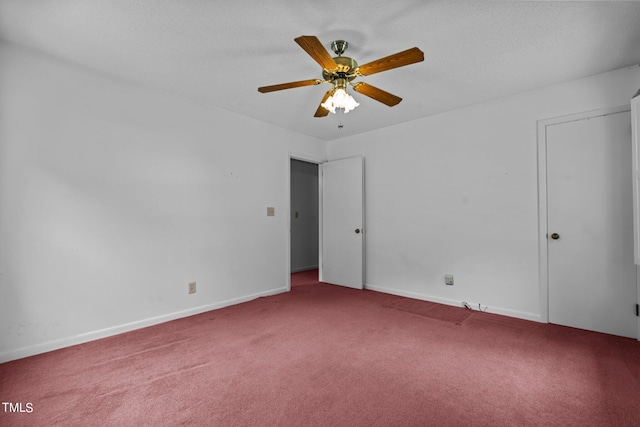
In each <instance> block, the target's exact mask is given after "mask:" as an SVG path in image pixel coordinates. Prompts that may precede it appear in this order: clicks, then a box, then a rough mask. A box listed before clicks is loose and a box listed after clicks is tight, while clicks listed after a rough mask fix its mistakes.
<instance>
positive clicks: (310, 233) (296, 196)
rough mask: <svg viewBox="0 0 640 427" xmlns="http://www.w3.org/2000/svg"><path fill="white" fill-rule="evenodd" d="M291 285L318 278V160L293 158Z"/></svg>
mask: <svg viewBox="0 0 640 427" xmlns="http://www.w3.org/2000/svg"><path fill="white" fill-rule="evenodd" d="M290 162H291V164H290V190H291V194H290V200H291V202H290V222H289V223H290V224H291V227H290V239H291V241H290V247H291V275H292V276H291V286H292V287H294V286H297V285H302V284H305V283H313V282H317V281H318V267H319V259H320V256H319V247H320V245H319V234H320V233H319V227H320V217H319V211H320V206H319V200H320V197H319V188H320V187H319V173H318V164H317V163H310V162H306V161H302V160H298V159H293V158H292V159H290Z"/></svg>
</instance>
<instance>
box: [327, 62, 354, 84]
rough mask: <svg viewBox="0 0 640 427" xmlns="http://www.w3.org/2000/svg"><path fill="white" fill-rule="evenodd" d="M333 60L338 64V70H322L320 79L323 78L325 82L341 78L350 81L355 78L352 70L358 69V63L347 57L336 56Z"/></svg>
mask: <svg viewBox="0 0 640 427" xmlns="http://www.w3.org/2000/svg"><path fill="white" fill-rule="evenodd" d="M333 60H334V61H336V64H338V68H337V70H329V71H327V70H323V71H322V77H324V79H325V80H334V79H338V78H343V79H347V80H349V81H351V80H353V79H355V78H356V74H355V73H354V70H355V69H356V68H358V63H357V62H356V60H355V59H353V58H349V57H348V56H336V57H335V58H333Z"/></svg>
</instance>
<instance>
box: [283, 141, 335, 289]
mask: <svg viewBox="0 0 640 427" xmlns="http://www.w3.org/2000/svg"><path fill="white" fill-rule="evenodd" d="M291 160H300V161H303V162H307V163H312V164H315V165H316V166H318V186H319V188H318V190H319V191H318V210H319V212H318V232H319V234H320V235H319V236H318V246H319V247H318V265H319V266H321V265H322V175H321V168H320V165H321V164H322V163H324V162H326V160H324V159H321V158H319V157H314V156H308V155H305V154H300V153H294V152H291V151H290V152H289V153H288V154H287V166H286V171H287V173H286V176H287V182H286V184H285V188H286V191H287V196H286V197H285V207H284V210H285V212H286V218H287V219H286V231H287V233H286V235H287V238H286V247H287V250H286V253H287V262H286V263H285V264H286V268H287V272H286V273H287V274H286V276H285V277H286V278H287V286H286V287H287V292H289V291H291Z"/></svg>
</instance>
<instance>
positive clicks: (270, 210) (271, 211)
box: [267, 207, 276, 216]
mask: <svg viewBox="0 0 640 427" xmlns="http://www.w3.org/2000/svg"><path fill="white" fill-rule="evenodd" d="M267 216H276V208H272V207H268V208H267Z"/></svg>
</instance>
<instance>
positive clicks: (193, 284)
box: [189, 282, 196, 294]
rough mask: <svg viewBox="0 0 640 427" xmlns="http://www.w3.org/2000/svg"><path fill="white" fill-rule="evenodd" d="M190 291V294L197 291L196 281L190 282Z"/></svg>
mask: <svg viewBox="0 0 640 427" xmlns="http://www.w3.org/2000/svg"><path fill="white" fill-rule="evenodd" d="M189 293H190V294H195V293H196V282H191V283H189Z"/></svg>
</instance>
